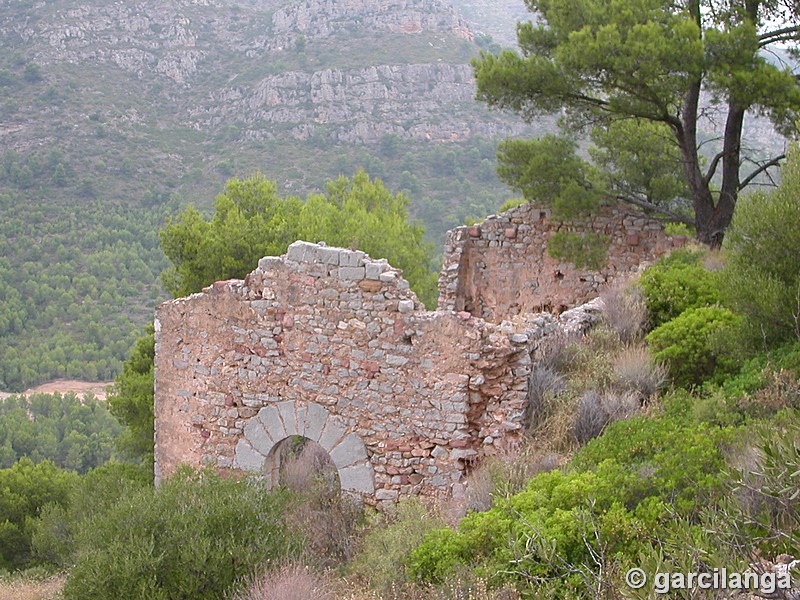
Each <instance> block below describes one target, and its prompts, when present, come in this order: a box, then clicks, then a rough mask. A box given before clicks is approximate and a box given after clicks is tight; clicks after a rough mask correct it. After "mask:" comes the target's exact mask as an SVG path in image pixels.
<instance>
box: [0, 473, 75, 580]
mask: <svg viewBox="0 0 800 600" xmlns="http://www.w3.org/2000/svg"><path fill="white" fill-rule="evenodd" d="M77 482H78V475H76V474H75V473H71V472H68V471H63V470H61V469H59V468H58V467H57V466H55V465H54V464H53V463H51V462H50V461H44V462H41V463H39V464H33V462H32V461H31V460H30V459H29V458H22V459H20V460H19V461H17V462H16V463H15V464H14V465H13V466H12V467H10V468H8V469H2V470H0V568H2V569H18V568H24V567H29V566H32V565H33V564H34V561H33V557H32V556H31V527H30V521H31V519H33V518H35V517H36V516H37V515H38V514H39V512H40V511H41V510H42V507H43V506H45V505H46V504H49V503H55V504H64V503H66V502H67V499H68V497H69V494H70V491H71V490H72V488H73V487H74V486H75V485H76V484H77Z"/></svg>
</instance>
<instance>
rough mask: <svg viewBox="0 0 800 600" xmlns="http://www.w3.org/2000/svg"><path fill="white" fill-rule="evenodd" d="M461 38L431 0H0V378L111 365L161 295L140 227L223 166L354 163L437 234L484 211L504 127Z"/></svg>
mask: <svg viewBox="0 0 800 600" xmlns="http://www.w3.org/2000/svg"><path fill="white" fill-rule="evenodd" d="M480 40H483V41H484V43H488V42H486V40H485V37H482V38H480ZM479 49H480V46H479V45H478V44H477V43H475V42H474V41H473V40H472V33H471V31H470V26H469V24H468V23H467V22H466V21H465V20H464V19H463V18H462V17H461V16H459V14H458V13H457V12H456V10H455V9H454V8H453V7H451V6H450V5H448V4H446V3H444V2H441V1H440V0H403V1H402V2H393V3H388V2H379V3H374V4H370V5H369V6H367V5H364V6H361V5H359V6H355V5H352V4H350V3H346V2H340V1H336V2H317V1H314V2H303V3H301V2H292V1H270V2H241V3H231V2H225V1H220V2H216V1H204V2H188V1H171V2H145V3H139V4H137V5H135V6H134V5H128V4H124V3H122V4H119V3H117V4H112V3H108V2H103V1H100V0H59V1H57V2H47V3H41V2H33V1H23V2H20V1H16V0H13V1H12V0H3V1H2V2H0V50H1V51H0V123H1V124H0V140H2V146H3V148H4V152H3V156H2V164H1V165H0V211H2V216H3V218H2V219H0V245H1V246H2V250H3V251H2V254H0V256H2V259H0V340H2V344H0V390H7V391H21V390H23V389H26V388H28V387H30V386H32V385H35V384H37V383H40V382H42V381H47V380H50V379H54V378H58V377H70V378H76V379H88V380H101V379H105V380H107V379H110V378H112V377H113V376H114V375H115V374H116V373H118V372H119V368H120V361H121V360H122V359H123V358H124V356H125V354H126V352H127V351H128V349H129V348H130V346H131V344H132V343H133V340H134V339H135V332H136V331H137V330H139V329H140V328H141V327H142V326H143V325H144V324H145V323H146V322H147V321H149V320H150V318H151V315H152V310H153V307H154V305H155V304H157V303H158V302H159V301H161V300H163V299H165V298H166V294H165V293H164V291H163V290H162V289H161V287H160V284H159V275H160V272H161V271H162V270H163V269H164V267H165V266H166V264H167V263H166V260H165V258H164V256H163V254H162V253H161V251H160V249H159V248H158V243H157V231H158V229H159V228H160V227H161V226H162V225H163V223H164V221H165V218H166V217H167V216H168V215H174V214H176V213H177V212H178V211H179V209H180V208H181V207H182V206H184V205H185V204H187V203H190V202H191V203H192V204H194V205H195V206H197V207H198V208H199V209H200V210H201V211H207V210H208V209H210V207H211V202H212V199H213V198H214V197H215V196H216V194H217V193H218V192H219V191H220V190H221V189H222V187H223V185H224V183H225V181H226V180H227V179H229V178H230V177H234V176H238V177H244V176H249V175H251V174H253V173H255V172H261V173H263V174H264V175H265V176H266V177H267V178H269V179H271V180H274V181H276V182H277V184H278V186H279V188H280V190H281V192H282V193H287V194H298V195H303V196H305V195H306V194H308V193H309V192H314V191H317V190H320V189H322V188H323V187H324V185H325V182H326V181H328V180H332V179H336V178H337V177H338V176H339V175H340V174H344V175H347V176H352V175H353V174H354V173H355V172H356V170H357V169H358V168H364V169H366V170H367V172H368V173H369V174H370V175H371V176H372V177H379V178H381V179H382V180H383V181H384V183H385V184H386V185H387V187H389V189H392V190H396V191H400V190H403V191H405V192H406V193H407V194H408V196H409V198H410V199H411V207H410V208H411V211H412V213H413V215H414V216H416V217H417V218H419V219H422V220H423V221H424V222H425V224H426V226H427V237H428V240H429V241H432V242H434V243H435V244H437V245H438V244H441V242H442V239H443V232H444V231H445V230H447V229H448V228H450V227H452V226H454V225H457V224H460V223H461V222H462V221H463V219H464V218H465V217H466V216H469V215H474V216H478V215H482V214H486V213H488V212H491V211H492V210H493V209H494V208H495V207H496V206H497V205H498V203H499V201H500V200H501V199H502V198H503V194H504V193H505V192H504V191H503V187H502V185H501V184H500V183H499V182H498V180H497V178H496V176H495V174H494V171H495V158H494V153H495V146H496V139H497V138H498V137H500V136H503V135H508V134H511V133H513V132H516V133H519V132H521V131H522V129H521V128H520V126H519V125H517V124H513V121H512V119H510V118H508V117H503V116H502V115H499V114H496V113H495V114H493V113H491V112H490V111H488V110H487V109H485V108H484V107H481V106H479V105H478V104H476V103H475V102H474V101H473V96H474V85H473V83H472V74H471V69H470V67H469V65H468V64H467V63H468V61H469V59H470V57H472V56H475V55H476V54H477V53H478V51H479ZM432 268H434V269H436V268H437V267H436V266H435V265H432Z"/></svg>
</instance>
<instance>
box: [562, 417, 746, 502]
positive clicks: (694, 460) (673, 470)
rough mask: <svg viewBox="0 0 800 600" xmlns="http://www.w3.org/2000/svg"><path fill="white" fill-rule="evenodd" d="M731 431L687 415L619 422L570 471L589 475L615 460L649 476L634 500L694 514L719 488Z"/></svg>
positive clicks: (587, 448) (584, 450)
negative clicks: (663, 502)
mask: <svg viewBox="0 0 800 600" xmlns="http://www.w3.org/2000/svg"><path fill="white" fill-rule="evenodd" d="M733 431H734V430H732V429H726V428H716V427H712V426H709V425H708V424H706V423H694V422H692V421H690V420H688V419H686V417H685V416H684V415H681V416H665V417H658V418H648V417H637V418H633V419H628V420H626V421H617V422H616V423H613V424H612V425H609V427H608V428H607V429H606V431H605V432H604V433H603V435H602V436H600V437H599V438H596V439H594V440H592V441H591V442H589V443H588V444H587V445H586V446H585V447H584V448H582V449H581V450H580V451H579V452H578V453H577V454H576V456H575V458H574V459H573V460H572V463H571V466H572V467H573V468H575V469H579V470H586V469H592V468H596V467H597V466H598V465H601V464H603V462H604V461H607V460H613V461H615V462H617V463H619V464H620V465H623V466H624V467H625V468H626V469H629V470H632V471H636V472H638V473H641V474H646V476H643V477H642V478H641V480H640V481H639V482H638V484H637V489H636V493H635V495H636V496H638V497H639V498H647V497H655V498H660V499H665V500H666V499H669V500H670V502H671V503H672V504H673V505H674V506H675V508H677V509H678V510H679V511H681V512H684V513H691V512H693V511H695V510H696V509H697V508H698V507H699V506H701V505H702V504H703V503H705V501H706V500H707V499H708V498H709V496H710V495H711V494H712V493H713V492H714V490H716V489H717V487H718V486H719V473H720V471H721V470H722V469H723V467H724V464H725V463H724V457H723V454H722V451H721V448H722V447H723V446H724V445H725V444H727V443H728V442H729V441H730V440H731V438H732V435H733V434H732V432H733Z"/></svg>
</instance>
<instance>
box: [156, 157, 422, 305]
mask: <svg viewBox="0 0 800 600" xmlns="http://www.w3.org/2000/svg"><path fill="white" fill-rule="evenodd" d="M408 202H409V201H408V199H407V198H406V197H405V196H404V195H403V194H397V195H394V194H392V193H391V192H389V191H388V190H387V189H386V188H385V187H384V186H383V184H382V183H381V182H380V181H379V180H370V178H369V176H368V175H367V174H366V173H365V172H364V171H358V172H357V173H356V174H355V176H354V177H353V178H352V179H348V178H346V177H340V178H339V179H337V180H335V181H331V182H329V183H328V185H327V189H326V191H325V193H324V194H311V195H309V196H308V197H307V198H306V200H305V201H303V200H301V199H300V198H297V197H293V196H289V197H286V198H281V197H280V196H279V195H278V193H277V187H276V185H275V183H274V182H272V181H269V180H267V179H265V178H264V177H263V176H259V175H257V176H253V177H249V178H247V179H244V180H238V179H232V180H230V181H229V182H228V184H227V185H226V187H225V190H224V191H223V192H222V193H221V194H220V195H219V196H218V197H217V199H216V202H215V204H214V208H215V212H214V216H213V217H212V218H211V220H210V221H206V220H205V219H204V218H203V217H202V215H201V214H200V213H199V212H198V211H197V210H196V209H195V208H193V207H189V208H188V209H186V210H185V211H184V212H183V213H181V215H180V216H179V217H178V218H177V219H175V220H173V221H171V222H170V223H169V224H168V225H167V227H166V228H165V229H164V230H163V232H162V234H161V244H162V248H163V249H164V252H165V253H166V255H167V256H168V257H169V259H170V260H171V261H172V268H171V269H169V270H168V271H167V272H166V274H165V276H164V284H165V286H166V288H167V290H168V291H169V292H170V293H172V294H173V295H175V296H183V295H187V294H190V293H192V292H197V291H199V290H200V289H202V288H203V287H205V286H207V285H209V284H211V283H213V282H214V281H218V280H221V279H230V278H235V277H236V278H243V277H244V276H245V275H246V274H247V273H249V272H250V271H251V270H253V269H254V268H255V266H256V264H257V263H258V259H259V258H261V257H262V256H270V255H272V256H278V255H281V254H283V253H285V252H286V248H287V246H288V245H289V244H291V243H292V242H294V241H295V240H298V239H303V240H307V241H314V242H317V241H324V242H326V243H327V244H328V245H331V246H343V247H350V248H358V249H360V250H364V251H365V252H367V253H369V254H370V255H372V256H373V257H374V258H387V259H388V260H389V262H390V263H391V264H392V265H393V266H396V267H398V268H401V269H403V273H404V276H405V277H406V279H408V281H409V283H410V284H411V286H412V288H413V289H414V290H415V291H416V292H417V294H418V295H419V296H420V299H421V300H423V302H426V303H428V304H430V303H432V302H433V300H434V290H435V284H436V276H435V274H434V273H433V272H432V271H431V269H430V263H431V260H432V252H433V247H432V245H431V244H428V243H427V242H425V241H424V238H423V235H424V230H423V228H422V226H421V225H419V224H417V223H412V222H410V221H409V215H408Z"/></svg>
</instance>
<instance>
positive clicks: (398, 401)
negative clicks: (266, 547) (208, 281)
mask: <svg viewBox="0 0 800 600" xmlns="http://www.w3.org/2000/svg"><path fill="white" fill-rule="evenodd" d="M565 227H567V225H566V224H564V223H560V222H557V221H554V220H552V219H551V217H550V213H549V211H548V210H547V209H541V208H537V207H534V206H530V205H524V206H522V207H519V208H517V209H515V210H512V211H509V212H507V213H504V214H502V215H498V216H492V217H489V218H488V219H486V220H485V221H484V222H483V223H482V224H480V225H478V226H474V227H459V228H457V229H454V230H453V231H451V232H449V234H448V239H447V243H446V247H445V256H444V268H443V271H442V274H441V277H440V282H439V289H440V298H439V306H438V309H437V310H436V311H427V310H425V308H424V307H423V305H422V304H421V303H420V302H419V300H418V299H417V297H416V296H415V294H414V292H412V291H411V290H410V289H409V285H408V283H407V282H406V281H405V280H404V279H403V278H402V275H401V273H400V271H398V270H397V269H395V268H393V267H392V266H391V265H389V264H388V263H387V262H386V261H385V260H374V259H372V258H370V257H369V256H367V255H366V254H365V253H363V252H360V251H355V250H346V249H340V248H331V247H327V246H325V245H318V244H311V243H307V242H302V241H298V242H295V243H294V244H292V245H291V246H290V247H289V249H288V252H287V253H286V255H284V256H281V257H265V258H262V259H261V260H260V261H259V264H258V267H257V268H256V269H255V270H254V271H253V272H252V273H250V274H249V275H248V276H247V277H246V278H245V279H244V280H243V281H242V280H231V281H220V282H217V283H215V284H213V285H212V286H210V287H208V288H206V289H204V290H203V292H202V293H198V294H193V295H191V296H189V297H187V298H180V299H176V300H171V301H168V302H165V303H164V304H162V305H161V306H159V307H158V309H157V311H156V319H155V326H156V360H155V365H156V376H155V423H156V425H155V475H156V480H157V481H158V480H160V479H161V478H163V477H165V476H168V475H169V474H171V473H173V472H174V471H175V469H176V468H177V467H178V466H179V465H180V464H184V463H186V464H190V465H194V466H212V467H214V468H216V469H217V470H219V471H220V472H230V471H246V472H255V473H259V474H261V475H263V477H264V478H265V479H266V480H267V481H268V482H269V483H272V484H274V483H276V482H277V479H278V473H279V467H280V457H281V455H282V452H280V448H281V447H282V445H283V444H284V442H285V440H287V439H292V438H293V437H294V436H302V437H304V438H307V439H310V440H312V441H314V442H317V443H319V444H320V445H321V446H322V447H323V448H324V449H325V450H326V451H327V452H328V454H329V456H330V458H331V459H332V461H333V463H334V464H335V465H336V468H337V471H338V475H339V481H340V484H341V488H342V490H344V491H346V492H349V493H352V494H355V495H357V496H360V497H361V498H363V500H364V501H365V502H366V503H368V504H371V505H376V504H377V505H380V504H382V503H387V502H393V501H395V500H397V498H398V497H400V496H407V495H422V496H428V497H439V498H443V497H447V496H450V495H452V494H459V493H460V492H462V491H463V485H464V479H465V474H466V471H467V470H468V469H469V468H470V467H471V466H472V465H473V464H474V463H475V462H476V461H479V460H480V459H481V458H482V457H483V456H485V455H488V454H491V453H494V452H497V451H499V450H501V449H505V448H508V447H513V446H514V445H515V444H517V443H518V442H519V441H520V439H521V436H522V435H523V433H524V429H525V425H526V417H527V415H526V408H527V404H528V402H527V392H528V376H529V374H530V372H531V365H532V364H533V361H535V360H536V356H537V349H538V347H539V345H540V343H541V341H542V340H543V339H544V338H546V337H547V336H551V335H555V334H558V333H560V332H563V331H565V330H575V329H581V328H583V327H585V326H586V324H587V323H590V322H591V321H593V320H594V319H595V318H596V316H597V313H598V310H599V309H598V303H597V302H591V303H589V304H587V305H585V306H583V307H580V308H577V309H573V310H567V311H565V312H561V310H562V309H563V308H565V307H570V306H576V305H578V304H581V303H585V302H587V301H588V300H590V299H591V298H596V297H597V295H598V292H599V291H600V289H601V288H602V286H603V285H606V284H608V283H610V282H612V281H613V280H615V279H616V278H618V277H620V276H621V275H624V274H629V273H631V272H632V271H635V270H637V269H638V268H639V267H640V265H642V264H645V263H649V262H652V261H654V260H655V259H656V258H658V257H659V256H660V255H662V254H664V253H666V252H668V251H669V250H670V249H671V248H672V247H673V246H677V245H681V244H682V243H683V241H684V239H681V238H675V239H673V238H670V237H669V236H666V235H665V234H664V232H663V229H662V228H661V225H660V224H659V223H658V222H657V221H654V220H652V219H649V218H647V217H645V216H643V215H638V214H630V213H628V212H625V211H623V210H622V209H619V208H606V209H604V210H603V212H601V214H599V215H598V216H596V217H595V218H593V219H592V220H591V221H589V222H588V223H586V224H585V225H584V228H583V230H584V231H594V232H602V233H605V234H608V235H609V236H610V237H611V239H612V245H611V248H610V250H609V253H608V261H607V263H606V265H605V267H603V269H601V270H600V271H599V272H589V271H580V270H576V269H575V268H574V267H572V266H570V265H569V264H564V263H559V262H558V261H555V260H553V259H552V258H550V257H548V256H547V253H546V250H545V245H546V240H547V238H548V236H549V235H551V234H552V233H553V232H555V231H557V230H559V229H562V228H565ZM551 311H552V312H551ZM553 312H560V315H559V316H555V315H554V314H553Z"/></svg>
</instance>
